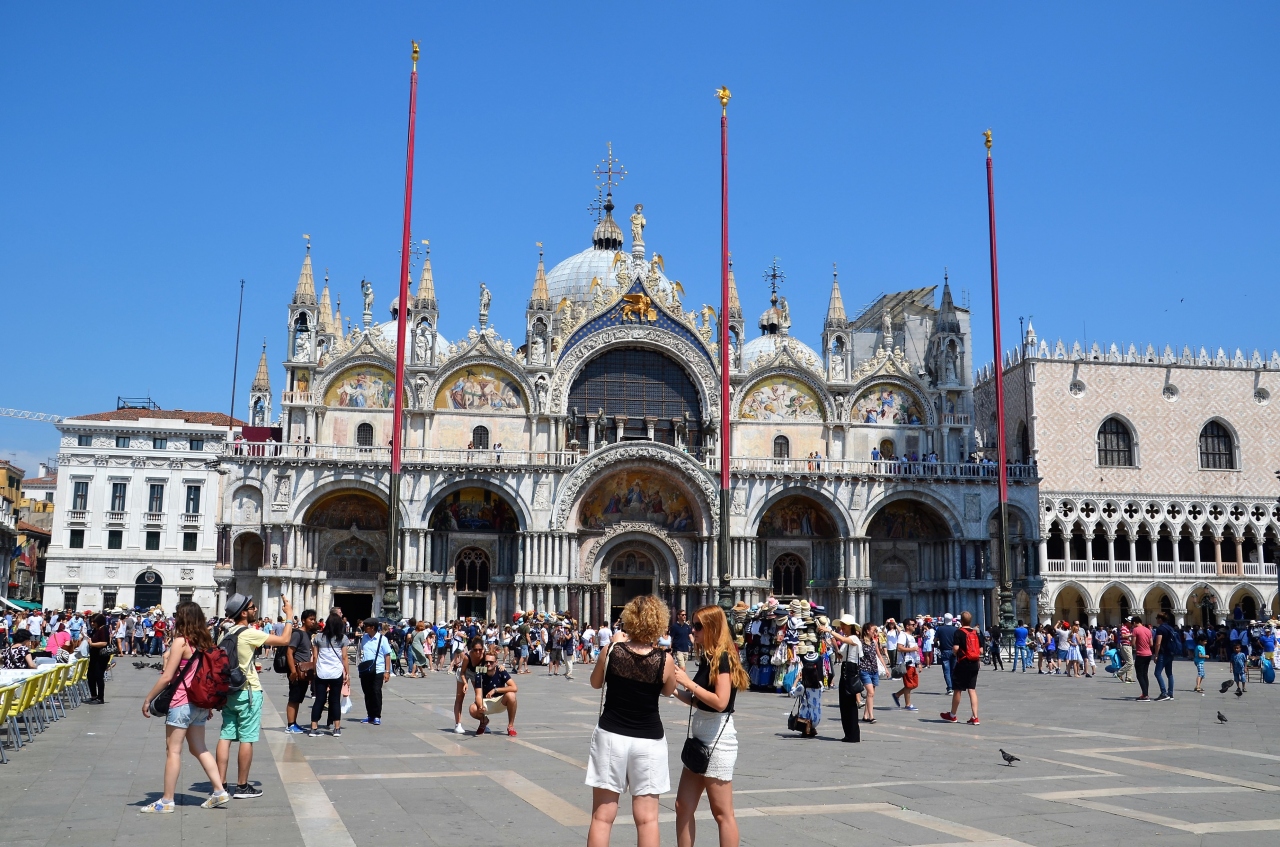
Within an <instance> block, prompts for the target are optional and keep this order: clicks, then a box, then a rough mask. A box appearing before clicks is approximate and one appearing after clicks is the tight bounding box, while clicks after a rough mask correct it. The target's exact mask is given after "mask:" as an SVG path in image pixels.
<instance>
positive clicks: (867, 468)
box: [729, 456, 1039, 481]
mask: <svg viewBox="0 0 1280 847" xmlns="http://www.w3.org/2000/svg"><path fill="white" fill-rule="evenodd" d="M729 467H730V469H731V470H735V471H743V472H747V473H783V474H828V475H832V474H837V475H843V474H847V475H851V476H909V477H918V478H942V479H984V480H993V481H994V480H997V479H999V478H1000V468H999V466H998V465H994V464H977V463H960V462H922V461H915V462H911V461H905V460H904V461H898V460H879V461H858V460H853V459H807V458H806V459H772V458H769V459H761V458H754V457H747V456H734V457H731V458H730V460H729ZM1006 468H1007V470H1008V475H1009V476H1008V478H1009V479H1010V480H1014V481H1023V480H1027V481H1030V480H1036V479H1038V478H1039V474H1038V469H1037V468H1036V467H1035V466H1034V465H1006Z"/></svg>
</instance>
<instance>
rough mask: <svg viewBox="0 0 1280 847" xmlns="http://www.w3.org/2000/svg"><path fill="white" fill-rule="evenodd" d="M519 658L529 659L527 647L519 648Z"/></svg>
mask: <svg viewBox="0 0 1280 847" xmlns="http://www.w3.org/2000/svg"><path fill="white" fill-rule="evenodd" d="M520 658H522V659H527V658H529V647H528V646H527V645H526V646H524V647H521V648H520Z"/></svg>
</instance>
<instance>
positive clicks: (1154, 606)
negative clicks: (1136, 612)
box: [1142, 583, 1173, 626]
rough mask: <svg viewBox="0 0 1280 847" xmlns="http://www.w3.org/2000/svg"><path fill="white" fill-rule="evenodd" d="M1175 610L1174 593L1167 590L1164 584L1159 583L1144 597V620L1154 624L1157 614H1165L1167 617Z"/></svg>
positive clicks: (1151, 624) (1150, 624)
mask: <svg viewBox="0 0 1280 847" xmlns="http://www.w3.org/2000/svg"><path fill="white" fill-rule="evenodd" d="M1172 612H1173V593H1172V592H1171V591H1169V590H1167V589H1166V588H1165V587H1164V585H1163V584H1161V583H1157V584H1156V585H1155V586H1154V587H1153V588H1152V589H1151V590H1150V591H1148V592H1147V596H1145V597H1143V598H1142V616H1143V621H1144V622H1145V623H1146V624H1147V625H1149V626H1154V625H1155V622H1156V615H1159V614H1164V615H1165V616H1166V617H1168V616H1169V615H1171V614H1172Z"/></svg>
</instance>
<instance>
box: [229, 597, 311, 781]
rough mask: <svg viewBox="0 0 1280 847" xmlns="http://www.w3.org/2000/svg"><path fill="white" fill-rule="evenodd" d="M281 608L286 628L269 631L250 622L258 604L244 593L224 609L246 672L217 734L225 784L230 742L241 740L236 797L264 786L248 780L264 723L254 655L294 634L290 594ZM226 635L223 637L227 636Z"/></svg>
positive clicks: (238, 660)
mask: <svg viewBox="0 0 1280 847" xmlns="http://www.w3.org/2000/svg"><path fill="white" fill-rule="evenodd" d="M280 603H281V612H282V613H283V614H284V619H285V621H287V623H285V625H284V632H282V633H280V634H279V635H270V634H268V632H267V631H265V630H260V629H254V628H253V627H251V626H249V624H251V623H253V622H254V621H256V620H257V619H258V604H257V603H255V602H254V601H253V599H252V598H250V597H246V596H245V595H243V594H232V595H231V596H230V597H228V598H227V605H226V608H225V610H224V613H225V614H226V616H227V617H228V618H230V619H231V620H232V623H231V625H230V626H228V627H227V631H226V633H225V635H230V634H231V633H238V640H237V641H236V653H237V655H236V664H238V665H239V666H240V672H241V673H243V674H244V679H245V682H244V687H243V688H241V689H240V690H239V691H232V692H231V693H230V695H228V697H227V705H226V706H224V707H223V708H222V733H221V734H220V735H219V736H218V754H217V759H218V773H219V775H220V776H221V777H222V784H223V785H226V783H227V765H228V764H229V760H230V758H231V742H232V741H236V742H239V744H240V749H239V751H238V752H237V755H236V763H237V771H238V777H239V778H238V780H237V782H236V784H235V785H233V786H230V791H231V796H232V797H234V798H236V799H237V800H246V799H250V798H253V797H261V796H262V789H261V788H257V787H256V786H254V785H253V784H252V783H250V782H249V767H250V765H252V764H253V743H254V742H255V741H257V740H258V731H259V729H260V728H261V726H262V683H261V682H259V681H258V670H257V666H256V664H255V662H254V656H255V654H256V653H257V652H258V650H259V649H260V648H262V647H286V646H288V644H289V641H290V640H292V638H293V623H292V620H293V607H292V606H291V605H290V603H289V599H288V598H287V597H281V598H280ZM225 635H224V637H225Z"/></svg>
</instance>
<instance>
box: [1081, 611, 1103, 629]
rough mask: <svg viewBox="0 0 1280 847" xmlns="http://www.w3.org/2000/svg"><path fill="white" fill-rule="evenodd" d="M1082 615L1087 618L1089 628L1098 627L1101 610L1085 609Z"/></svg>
mask: <svg viewBox="0 0 1280 847" xmlns="http://www.w3.org/2000/svg"><path fill="white" fill-rule="evenodd" d="M1084 613H1085V615H1086V616H1087V617H1088V618H1089V626H1097V625H1098V615H1100V614H1102V610H1101V609H1085V610H1084Z"/></svg>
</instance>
